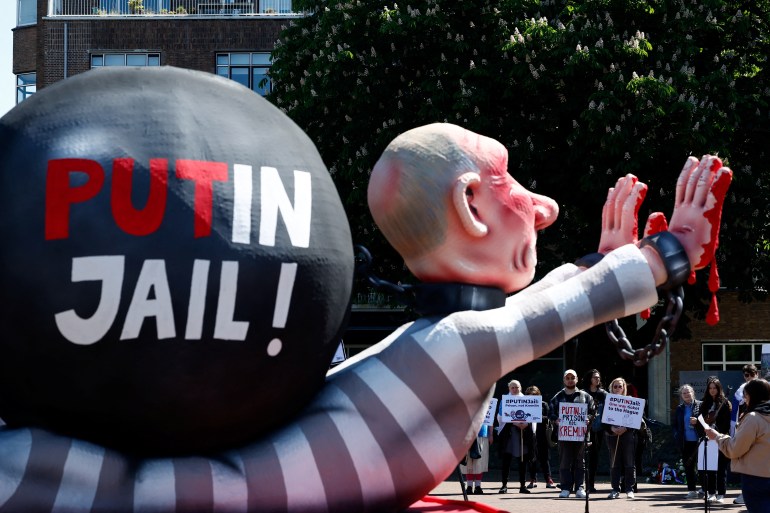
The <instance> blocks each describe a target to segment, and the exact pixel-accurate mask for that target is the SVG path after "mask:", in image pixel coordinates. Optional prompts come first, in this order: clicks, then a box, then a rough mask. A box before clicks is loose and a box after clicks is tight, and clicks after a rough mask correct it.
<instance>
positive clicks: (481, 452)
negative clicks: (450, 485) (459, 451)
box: [460, 424, 494, 495]
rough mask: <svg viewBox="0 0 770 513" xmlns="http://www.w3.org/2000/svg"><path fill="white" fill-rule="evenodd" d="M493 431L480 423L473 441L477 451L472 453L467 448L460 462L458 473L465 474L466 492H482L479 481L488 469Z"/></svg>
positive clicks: (479, 493) (476, 493) (477, 493)
mask: <svg viewBox="0 0 770 513" xmlns="http://www.w3.org/2000/svg"><path fill="white" fill-rule="evenodd" d="M493 433H494V429H492V427H491V426H487V425H486V424H482V425H481V429H480V430H479V434H478V436H476V441H475V443H476V446H475V449H476V450H477V451H478V452H476V453H475V454H474V453H473V451H471V450H470V449H469V450H468V452H467V453H466V454H465V459H464V460H463V463H461V464H460V473H461V474H463V475H464V476H465V484H466V486H467V488H466V489H465V493H466V494H469V495H470V494H471V493H473V494H475V495H481V494H483V493H484V490H483V489H482V488H481V481H482V479H483V478H484V472H487V471H488V470H489V448H490V445H491V444H492V442H493V440H494V435H493ZM471 447H473V446H471Z"/></svg>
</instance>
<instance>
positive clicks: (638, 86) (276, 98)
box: [270, 0, 770, 290]
mask: <svg viewBox="0 0 770 513" xmlns="http://www.w3.org/2000/svg"><path fill="white" fill-rule="evenodd" d="M299 4H300V8H303V9H306V10H307V11H308V12H310V13H311V15H310V16H308V17H306V18H303V19H298V20H295V21H293V22H292V23H291V25H289V26H287V27H286V28H285V30H284V31H283V32H282V35H281V37H280V41H279V44H278V46H277V47H276V50H275V52H274V54H273V59H274V64H273V68H272V70H271V77H272V79H273V83H274V91H273V93H272V95H271V97H270V99H271V100H272V101H273V102H274V103H275V104H276V105H277V106H278V107H280V108H281V109H283V110H284V111H285V112H287V113H288V114H289V115H290V116H291V117H292V118H293V119H294V120H295V121H296V122H297V123H298V124H299V125H300V126H301V127H302V128H303V129H304V130H305V131H306V132H307V133H308V135H309V136H310V137H311V138H312V140H313V141H314V142H315V143H316V145H317V146H318V149H319V151H320V153H321V155H322V156H323V158H324V160H325V162H326V163H327V165H328V167H329V169H330V171H331V173H332V176H333V178H334V180H335V183H336V184H337V187H338V189H339V191H340V195H341V197H342V199H343V202H344V204H345V206H346V209H347V213H348V217H349V220H350V222H351V227H352V229H353V234H354V240H355V241H356V242H359V243H364V244H366V245H367V246H369V247H370V248H371V249H372V252H373V254H374V255H375V258H376V259H377V261H378V262H380V263H381V264H383V265H382V267H380V269H378V271H379V272H380V273H382V274H384V275H385V277H387V278H389V279H392V280H405V279H407V280H408V279H409V278H408V272H407V271H406V270H405V269H404V268H403V266H402V264H401V261H400V259H399V258H398V256H397V255H395V254H394V253H393V252H392V251H391V250H389V248H388V246H387V244H386V243H385V242H384V240H383V239H382V238H381V236H380V235H379V234H378V232H377V230H376V227H375V226H374V225H373V223H372V221H371V219H370V217H369V214H368V210H367V208H366V186H367V182H368V174H369V172H370V170H371V168H372V167H373V165H374V163H375V162H376V160H377V158H378V156H379V155H380V153H381V152H382V150H383V149H384V147H385V146H386V145H387V144H388V142H390V141H391V140H392V139H393V138H394V137H395V136H397V135H398V134H400V133H401V132H404V131H405V130H408V129H410V128H413V127H415V126H418V125H422V124H426V123H430V122H435V121H446V122H451V123H455V124H458V125H461V126H464V127H466V128H468V129H470V130H474V131H476V132H479V133H482V134H484V135H487V136H490V137H494V138H496V139H498V140H500V141H501V142H503V143H504V144H505V145H506V147H507V148H508V149H509V152H510V164H509V165H510V169H509V171H510V172H511V174H512V175H513V176H514V177H515V178H516V179H517V180H518V181H519V182H521V183H523V184H524V185H526V186H527V187H529V188H531V189H533V190H535V191H536V192H538V193H541V194H547V195H550V196H552V197H553V198H555V199H556V200H557V201H558V202H559V204H560V207H561V220H560V221H557V223H556V224H555V225H554V226H553V227H552V228H549V229H548V230H546V231H545V232H544V233H543V234H542V235H541V240H540V244H539V247H540V251H539V259H540V261H541V263H542V268H543V269H550V268H551V267H553V266H554V265H557V264H559V263H561V262H564V261H572V260H574V258H575V257H576V256H578V255H581V254H584V253H587V252H591V251H594V250H595V248H596V245H597V243H598V236H599V228H600V215H601V206H602V204H603V201H604V197H605V196H606V191H607V188H608V187H610V186H612V185H613V184H614V181H615V179H616V178H617V177H618V176H621V175H623V174H625V173H634V174H636V175H637V176H639V177H640V179H642V180H644V181H645V182H647V183H648V184H649V186H650V189H649V192H648V195H647V200H646V202H645V206H644V207H643V209H644V212H643V217H642V222H644V218H645V217H646V215H647V214H648V213H649V212H652V211H656V210H661V211H663V212H665V213H666V214H670V212H671V209H672V207H673V201H674V184H675V181H676V177H677V175H678V172H679V170H680V169H681V166H682V165H683V163H684V162H685V159H686V157H687V156H688V155H695V156H698V157H700V155H702V154H705V153H712V154H713V153H716V154H719V155H720V156H721V157H722V158H723V159H724V160H725V161H726V162H727V163H728V164H729V165H730V166H731V167H732V168H733V170H734V172H735V179H734V183H733V186H732V188H731V191H730V194H729V198H728V200H727V202H726V205H725V213H724V218H723V219H724V223H723V227H722V238H721V247H720V251H719V254H718V255H719V260H720V272H721V276H722V282H723V284H724V285H726V286H728V287H736V288H742V289H746V290H752V289H754V288H764V289H768V288H769V286H770V256H768V249H767V240H768V239H770V234H768V227H769V226H770V218H769V214H768V210H767V209H766V205H767V204H768V202H770V197H769V196H770V190H769V189H768V187H769V185H768V179H769V178H770V177H769V176H768V164H767V155H766V152H767V151H768V143H769V142H770V134H769V133H768V126H770V115H769V114H770V80H769V79H770V77H769V76H768V73H770V69H769V67H768V65H767V55H768V54H770V48H769V47H770V27H769V24H770V21H768V20H770V2H768V1H766V0H763V1H760V2H753V3H750V4H744V3H739V2H735V1H720V0H681V1H672V0H665V1H663V0H620V1H617V0H612V1H610V0H586V1H564V0H543V1H542V2H540V1H533V0H502V1H495V2H492V1H486V0H452V1H448V0H438V1H437V0H410V2H409V4H401V3H398V4H395V3H393V4H385V3H382V2H374V1H348V2H345V3H342V2H340V3H332V2H325V1H319V0H303V1H302V2H299Z"/></svg>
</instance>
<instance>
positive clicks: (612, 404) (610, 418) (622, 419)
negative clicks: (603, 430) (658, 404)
mask: <svg viewBox="0 0 770 513" xmlns="http://www.w3.org/2000/svg"><path fill="white" fill-rule="evenodd" d="M644 403H645V400H644V399H640V398H638V397H631V396H630V395H618V394H607V399H606V400H605V401H604V411H603V412H602V423H603V424H612V425H613V426H623V427H626V428H633V429H639V428H640V427H641V426H642V415H643V414H644Z"/></svg>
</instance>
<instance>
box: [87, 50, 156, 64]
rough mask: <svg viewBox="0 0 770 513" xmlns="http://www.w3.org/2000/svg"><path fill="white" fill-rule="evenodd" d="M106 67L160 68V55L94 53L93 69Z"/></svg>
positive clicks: (92, 59)
mask: <svg viewBox="0 0 770 513" xmlns="http://www.w3.org/2000/svg"><path fill="white" fill-rule="evenodd" d="M104 66H160V54H159V53H144V52H131V53H92V54H91V67H92V68H101V67H104Z"/></svg>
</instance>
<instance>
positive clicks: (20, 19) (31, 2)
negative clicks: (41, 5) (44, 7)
mask: <svg viewBox="0 0 770 513" xmlns="http://www.w3.org/2000/svg"><path fill="white" fill-rule="evenodd" d="M16 14H17V16H16V26H17V27H21V26H22V25H34V24H35V23H37V0H19V3H18V9H17V10H16Z"/></svg>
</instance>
